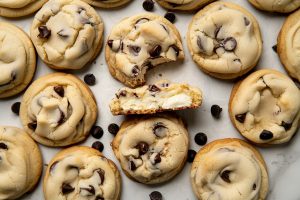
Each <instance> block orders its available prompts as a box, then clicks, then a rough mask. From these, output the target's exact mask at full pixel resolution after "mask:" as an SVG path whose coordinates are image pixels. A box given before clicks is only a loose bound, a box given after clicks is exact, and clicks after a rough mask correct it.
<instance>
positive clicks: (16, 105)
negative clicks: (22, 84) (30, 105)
mask: <svg viewBox="0 0 300 200" xmlns="http://www.w3.org/2000/svg"><path fill="white" fill-rule="evenodd" d="M20 106H21V103H20V102H15V103H14V104H13V105H12V106H11V111H12V112H13V113H15V114H16V115H19V112H20Z"/></svg>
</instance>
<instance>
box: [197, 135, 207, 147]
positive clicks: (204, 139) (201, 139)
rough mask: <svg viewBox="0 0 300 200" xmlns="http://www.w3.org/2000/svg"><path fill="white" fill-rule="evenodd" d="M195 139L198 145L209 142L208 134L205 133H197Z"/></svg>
mask: <svg viewBox="0 0 300 200" xmlns="http://www.w3.org/2000/svg"><path fill="white" fill-rule="evenodd" d="M194 140H195V142H196V144H198V145H205V144H206V142H207V136H206V134H205V133H197V134H196V135H195V138H194Z"/></svg>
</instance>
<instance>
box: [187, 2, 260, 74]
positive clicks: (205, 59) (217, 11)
mask: <svg viewBox="0 0 300 200" xmlns="http://www.w3.org/2000/svg"><path fill="white" fill-rule="evenodd" d="M187 41H188V47H189V50H190V52H191V54H192V57H193V60H194V61H195V62H196V63H197V65H198V66H199V67H200V68H201V69H202V70H203V71H204V72H206V73H208V74H210V75H212V76H214V77H217V78H221V79H232V78H236V77H238V76H241V75H243V74H245V73H247V72H248V71H249V70H251V69H252V68H253V67H255V65H256V64H257V62H258V60H259V58H260V56H261V52H262V41H261V34H260V28H259V25H258V23H257V21H256V19H255V18H254V16H253V15H252V14H251V13H249V12H248V11H247V10H245V9H244V8H242V7H240V6H238V5H236V4H233V3H228V2H215V3H212V4H209V5H208V6H206V7H205V8H204V9H202V10H200V11H199V12H198V13H197V14H196V15H195V16H194V17H193V20H192V22H191V23H190V25H189V30H188V35H187Z"/></svg>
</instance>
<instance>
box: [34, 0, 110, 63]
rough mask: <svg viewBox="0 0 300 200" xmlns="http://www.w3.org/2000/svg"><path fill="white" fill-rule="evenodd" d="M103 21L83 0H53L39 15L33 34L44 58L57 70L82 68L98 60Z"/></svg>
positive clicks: (35, 19) (40, 54) (37, 15)
mask: <svg viewBox="0 0 300 200" xmlns="http://www.w3.org/2000/svg"><path fill="white" fill-rule="evenodd" d="M103 29H104V26H103V22H102V20H101V18H100V16H99V15H98V14H97V12H96V11H95V10H94V8H92V7H91V6H90V5H88V4H87V3H85V2H83V1H80V0H50V1H48V2H47V3H46V4H45V5H44V6H43V7H42V8H41V10H39V12H38V13H37V14H36V15H35V17H34V20H33V23H32V26H31V30H30V36H31V39H32V41H33V43H34V46H35V48H36V50H37V52H38V54H39V56H40V57H41V59H42V60H43V61H44V62H45V63H46V64H47V65H48V66H49V67H51V68H54V69H81V68H83V67H84V66H85V65H86V64H88V63H89V62H91V61H92V60H94V59H95V58H96V57H97V55H98V54H99V52H100V49H101V46H102V40H103V38H102V37H103Z"/></svg>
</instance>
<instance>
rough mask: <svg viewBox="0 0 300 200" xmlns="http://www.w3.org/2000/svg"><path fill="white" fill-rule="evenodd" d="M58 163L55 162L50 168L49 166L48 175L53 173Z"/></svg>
mask: <svg viewBox="0 0 300 200" xmlns="http://www.w3.org/2000/svg"><path fill="white" fill-rule="evenodd" d="M57 163H58V161H55V162H54V163H53V164H52V165H51V166H50V173H53V171H54V169H55V167H56V165H57Z"/></svg>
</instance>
